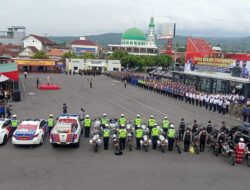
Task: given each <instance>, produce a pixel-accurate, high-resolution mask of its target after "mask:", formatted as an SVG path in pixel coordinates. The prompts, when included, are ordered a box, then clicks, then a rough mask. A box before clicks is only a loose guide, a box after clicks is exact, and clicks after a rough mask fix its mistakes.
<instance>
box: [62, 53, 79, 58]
mask: <svg viewBox="0 0 250 190" xmlns="http://www.w3.org/2000/svg"><path fill="white" fill-rule="evenodd" d="M62 57H63V58H64V59H66V58H77V56H76V55H75V54H74V53H73V52H71V51H69V52H65V53H64V54H63V56H62Z"/></svg>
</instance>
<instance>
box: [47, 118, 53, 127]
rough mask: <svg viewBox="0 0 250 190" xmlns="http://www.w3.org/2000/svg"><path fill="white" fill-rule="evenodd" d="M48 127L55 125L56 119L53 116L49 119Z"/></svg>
mask: <svg viewBox="0 0 250 190" xmlns="http://www.w3.org/2000/svg"><path fill="white" fill-rule="evenodd" d="M48 127H54V119H52V118H49V119H48Z"/></svg>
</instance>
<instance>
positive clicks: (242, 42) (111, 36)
mask: <svg viewBox="0 0 250 190" xmlns="http://www.w3.org/2000/svg"><path fill="white" fill-rule="evenodd" d="M121 35H122V34H121V33H107V34H100V35H90V36H85V37H86V38H88V39H89V40H91V41H93V42H96V43H98V44H100V45H102V46H103V47H107V46H108V44H120V42H121ZM78 38H79V36H65V37H57V36H50V37H49V39H50V40H52V41H54V42H56V43H58V44H65V45H66V44H69V43H70V42H72V41H74V40H76V39H78ZM204 38H205V39H206V40H207V41H208V42H209V43H210V44H212V45H213V46H217V45H220V46H221V48H222V49H223V51H229V52H250V36H249V37H244V38H223V37H204ZM186 40H187V36H176V38H175V39H174V40H173V43H174V45H175V46H177V47H185V46H186ZM156 44H157V45H158V47H163V46H164V41H163V40H156Z"/></svg>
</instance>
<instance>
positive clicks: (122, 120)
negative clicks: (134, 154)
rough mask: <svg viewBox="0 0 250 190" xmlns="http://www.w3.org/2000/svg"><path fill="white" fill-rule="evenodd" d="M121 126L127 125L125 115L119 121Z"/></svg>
mask: <svg viewBox="0 0 250 190" xmlns="http://www.w3.org/2000/svg"><path fill="white" fill-rule="evenodd" d="M119 125H120V126H122V125H124V126H125V125H126V119H125V117H124V114H121V117H120V119H119Z"/></svg>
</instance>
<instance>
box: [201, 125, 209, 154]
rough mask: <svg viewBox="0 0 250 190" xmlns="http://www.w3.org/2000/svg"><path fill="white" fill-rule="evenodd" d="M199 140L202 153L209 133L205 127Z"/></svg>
mask: <svg viewBox="0 0 250 190" xmlns="http://www.w3.org/2000/svg"><path fill="white" fill-rule="evenodd" d="M199 139H200V152H204V150H205V145H206V140H207V131H206V128H205V127H203V129H202V130H201V131H200V133H199Z"/></svg>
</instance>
